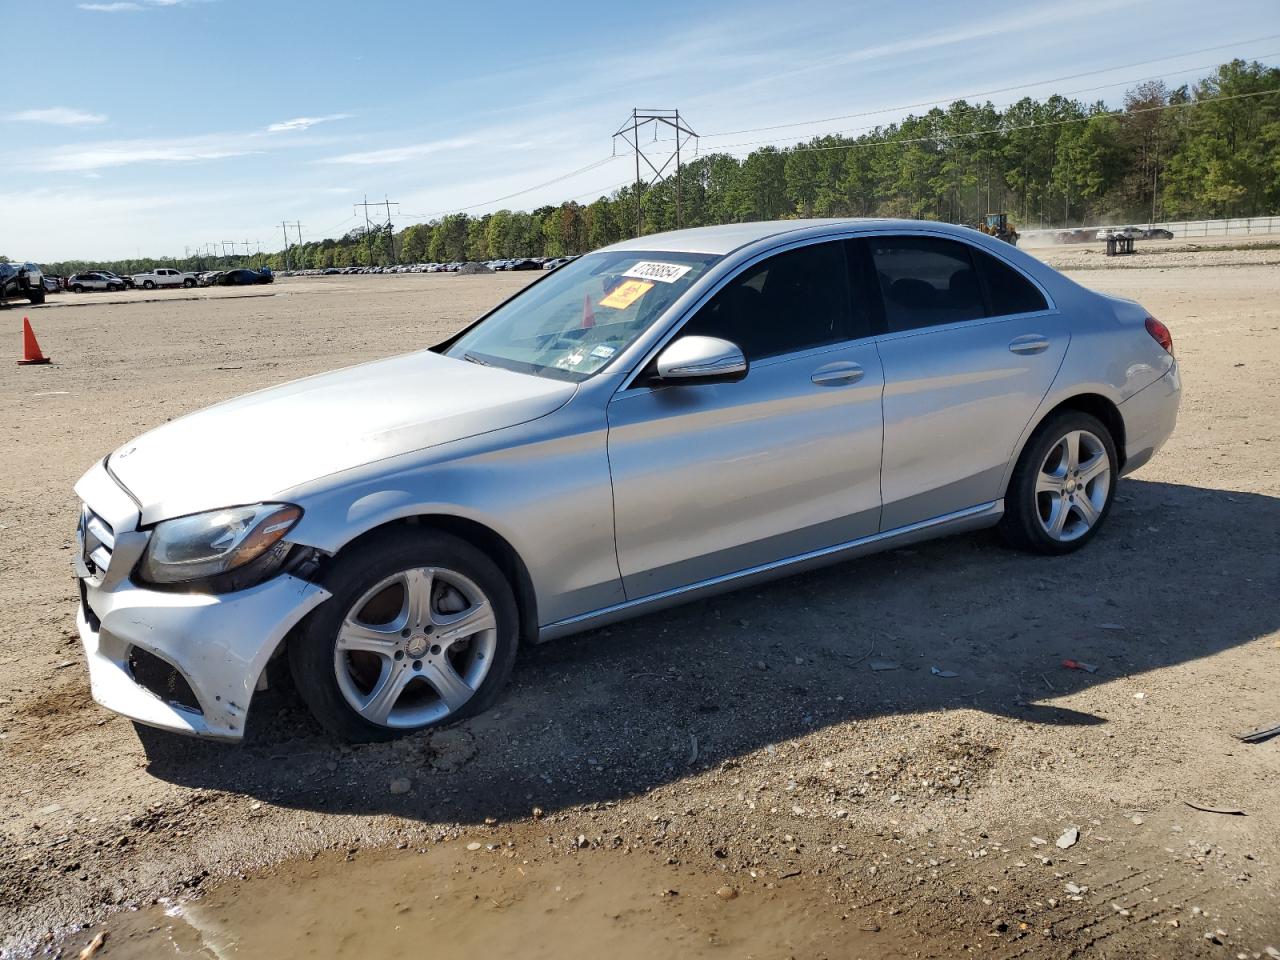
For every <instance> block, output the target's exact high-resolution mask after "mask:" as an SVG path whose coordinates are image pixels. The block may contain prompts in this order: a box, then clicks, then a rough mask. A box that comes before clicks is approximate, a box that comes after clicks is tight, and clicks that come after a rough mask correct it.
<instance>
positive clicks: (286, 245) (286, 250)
mask: <svg viewBox="0 0 1280 960" xmlns="http://www.w3.org/2000/svg"><path fill="white" fill-rule="evenodd" d="M280 232H281V233H283V234H284V269H285V272H286V273H287V272H288V271H289V228H288V227H287V226H286V225H285V222H284V221H283V220H281V221H280Z"/></svg>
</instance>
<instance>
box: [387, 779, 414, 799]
mask: <svg viewBox="0 0 1280 960" xmlns="http://www.w3.org/2000/svg"><path fill="white" fill-rule="evenodd" d="M412 789H413V784H411V783H410V782H409V778H408V777H396V778H395V779H394V780H392V781H391V783H389V784H388V785H387V792H388V793H390V794H391V795H392V796H399V795H400V794H402V793H408V792H409V791H410V790H412Z"/></svg>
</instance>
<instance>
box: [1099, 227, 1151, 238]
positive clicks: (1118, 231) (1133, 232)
mask: <svg viewBox="0 0 1280 960" xmlns="http://www.w3.org/2000/svg"><path fill="white" fill-rule="evenodd" d="M1146 235H1147V232H1146V231H1145V230H1143V229H1142V228H1141V227H1103V228H1102V229H1101V230H1099V231H1098V233H1097V236H1096V237H1095V239H1097V240H1105V239H1107V237H1128V238H1129V239H1130V240H1142V239H1143V238H1144V237H1146Z"/></svg>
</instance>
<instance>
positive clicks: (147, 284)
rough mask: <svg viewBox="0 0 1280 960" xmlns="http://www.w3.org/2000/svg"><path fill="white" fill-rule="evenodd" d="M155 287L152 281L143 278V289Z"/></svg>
mask: <svg viewBox="0 0 1280 960" xmlns="http://www.w3.org/2000/svg"><path fill="white" fill-rule="evenodd" d="M155 288H156V285H155V284H154V283H152V282H151V281H150V280H144V281H142V289H143V290H154V289H155Z"/></svg>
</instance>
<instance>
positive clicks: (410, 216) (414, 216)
mask: <svg viewBox="0 0 1280 960" xmlns="http://www.w3.org/2000/svg"><path fill="white" fill-rule="evenodd" d="M617 159H619V157H618V156H617V155H616V154H615V155H613V156H609V157H604V158H602V159H600V160H593V161H592V162H591V163H588V164H587V165H586V166H585V167H579V168H578V169H577V170H571V171H569V172H568V173H563V174H561V175H560V176H558V177H553V178H552V179H550V180H546V181H544V182H542V183H538V184H534V185H533V186H532V187H525V188H524V189H523V190H517V191H516V192H515V193H508V194H506V195H505V196H501V197H495V198H494V199H492V200H484V201H482V202H480V203H472V204H469V205H467V206H465V207H450V208H449V209H447V210H436V211H435V212H434V213H406V214H402V216H403V217H404V218H405V219H406V220H432V219H434V218H435V217H443V216H446V215H448V214H450V213H464V212H466V211H467V210H474V209H476V207H487V206H490V205H491V204H495V203H502V201H504V200H510V199H511V198H513V197H519V196H523V195H524V194H526V193H532V192H533V191H535V190H541V189H542V188H543V187H550V186H553V185H554V184H557V183H560V182H561V181H564V180H568V179H569V178H570V177H576V176H578V175H579V174H583V173H587V172H588V171H591V170H595V169H597V168H598V167H603V166H604V165H605V164H608V163H612V162H613V161H614V160H617Z"/></svg>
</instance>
